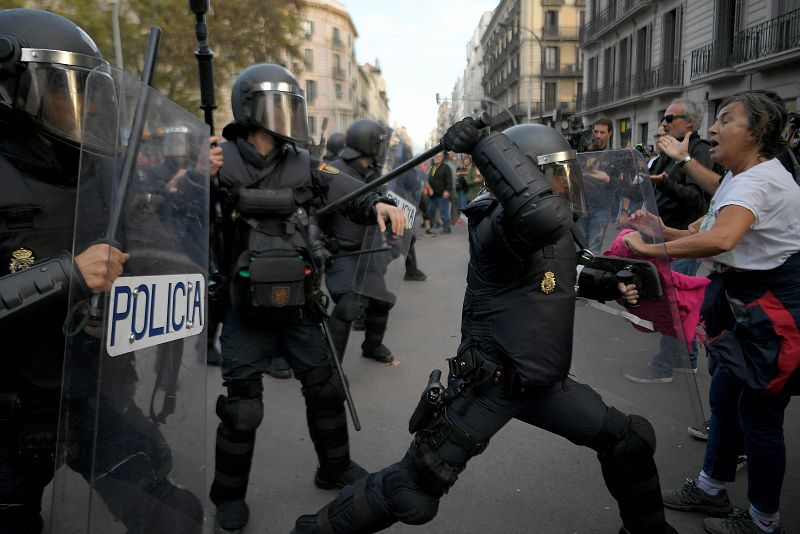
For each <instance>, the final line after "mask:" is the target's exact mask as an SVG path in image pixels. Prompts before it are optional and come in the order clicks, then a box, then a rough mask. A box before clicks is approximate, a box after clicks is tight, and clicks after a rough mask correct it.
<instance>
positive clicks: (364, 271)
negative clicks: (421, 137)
mask: <svg viewBox="0 0 800 534" xmlns="http://www.w3.org/2000/svg"><path fill="white" fill-rule="evenodd" d="M404 147H405V145H403V144H398V145H397V146H392V145H390V147H389V149H390V151H389V156H388V157H387V166H386V167H387V168H385V169H384V170H385V171H386V172H389V171H391V170H392V168H394V167H396V166H398V165H401V164H402V163H405V161H408V160H409V159H411V150H410V147H409V148H408V151H407V152H406V153H405V154H404V153H403V149H404ZM422 184H423V182H422V180H420V177H419V176H418V174H417V170H416V169H412V170H410V171H408V172H405V173H403V174H401V175H400V176H398V177H397V178H395V179H394V180H392V181H390V182H389V183H388V184H386V185H385V186H384V189H383V192H384V194H385V195H386V196H387V197H389V198H391V199H392V200H394V201H395V203H396V204H397V207H399V208H400V209H402V210H403V212H404V213H405V214H406V217H407V218H408V225H407V226H406V231H405V233H404V234H403V236H402V237H398V236H396V235H394V234H393V233H392V232H390V231H389V230H388V229H387V230H386V231H385V232H381V231H380V229H379V228H378V226H370V227H369V228H368V229H367V231H366V233H365V235H364V241H363V244H362V246H361V250H360V251H359V254H358V255H357V256H356V262H355V269H354V271H353V287H354V288H355V292H356V293H358V294H360V295H364V296H367V297H372V298H376V299H379V300H383V301H387V302H394V295H392V294H391V293H390V292H389V290H388V289H387V287H386V280H385V276H386V274H387V269H388V267H389V264H390V263H391V262H392V261H404V259H405V255H406V254H407V253H408V249H409V247H410V246H411V239H412V237H413V235H414V228H415V226H414V225H415V224H416V222H417V221H418V219H417V215H419V216H420V217H421V216H422V214H421V213H420V212H419V203H420V198H421V197H422ZM400 272H402V271H400Z"/></svg>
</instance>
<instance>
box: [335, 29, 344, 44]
mask: <svg viewBox="0 0 800 534" xmlns="http://www.w3.org/2000/svg"><path fill="white" fill-rule="evenodd" d="M333 46H337V47H339V46H342V37H341V35H340V34H339V28H334V29H333Z"/></svg>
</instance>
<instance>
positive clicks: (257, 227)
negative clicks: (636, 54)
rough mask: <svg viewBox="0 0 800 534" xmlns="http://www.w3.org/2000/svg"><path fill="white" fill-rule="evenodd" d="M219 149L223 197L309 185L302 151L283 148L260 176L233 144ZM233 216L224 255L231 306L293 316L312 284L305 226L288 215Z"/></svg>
mask: <svg viewBox="0 0 800 534" xmlns="http://www.w3.org/2000/svg"><path fill="white" fill-rule="evenodd" d="M221 146H222V151H223V157H224V160H225V165H224V166H223V167H222V168H221V169H220V186H221V187H222V188H223V189H224V190H226V191H227V193H228V196H231V194H232V196H233V197H234V198H235V197H236V196H237V191H238V190H239V189H240V188H245V189H270V190H283V189H291V190H295V191H297V190H298V188H310V187H311V186H312V185H313V183H312V176H311V160H310V156H309V154H308V152H307V151H305V150H298V151H294V150H287V151H286V153H285V154H284V155H283V156H284V157H283V159H282V160H281V161H280V162H279V163H278V164H277V165H276V166H275V167H274V169H272V171H269V172H267V173H266V174H264V172H265V171H263V170H261V169H257V168H255V167H254V166H252V165H250V164H249V163H247V162H246V161H245V160H244V159H243V158H242V155H241V154H240V153H239V149H238V148H237V146H236V143H234V142H224V143H222V145H221ZM279 149H280V148H278V150H279ZM297 208H298V209H299V208H301V206H300V205H299V204H298V206H297ZM236 210H237V206H236V205H235V204H234V205H232V206H229V209H228V211H229V212H233V211H236ZM239 211H240V210H239ZM229 215H230V214H229ZM234 217H235V218H236V220H235V222H234V224H235V229H234V232H233V233H234V240H233V243H226V248H228V247H233V250H232V251H231V250H229V251H228V252H229V254H228V256H229V257H230V258H231V260H232V265H229V266H228V268H229V273H230V280H232V284H231V290H232V298H233V302H234V304H235V305H237V306H241V307H244V308H247V309H249V310H250V311H252V312H253V313H256V314H262V315H274V314H277V315H279V316H282V317H292V316H298V313H299V310H300V309H301V308H302V307H303V306H304V305H305V304H307V303H308V299H309V298H310V296H311V293H312V290H313V286H314V284H315V283H316V282H315V281H314V279H313V277H312V276H311V274H312V273H311V271H312V270H311V269H310V264H309V263H310V253H309V250H308V244H307V242H306V237H305V235H304V233H305V232H306V228H305V227H303V226H302V222H301V221H300V220H298V219H297V218H296V217H295V214H294V213H293V214H292V215H281V216H259V217H255V216H251V215H249V214H247V213H237V214H236V215H234Z"/></svg>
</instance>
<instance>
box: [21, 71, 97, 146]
mask: <svg viewBox="0 0 800 534" xmlns="http://www.w3.org/2000/svg"><path fill="white" fill-rule="evenodd" d="M90 72H91V70H89V69H86V68H83V67H72V66H66V65H57V64H52V63H30V64H28V68H27V69H25V71H24V72H23V74H22V76H21V78H20V91H19V95H18V100H17V102H19V103H20V107H21V108H22V111H24V112H25V113H27V114H28V115H30V116H31V117H32V118H33V120H35V121H36V122H37V123H38V124H40V125H41V126H42V127H43V128H44V129H45V130H46V131H48V132H49V133H51V134H53V135H55V136H57V137H59V138H62V139H65V140H67V141H72V142H74V143H76V144H80V143H81V141H82V138H83V135H82V131H81V121H82V120H83V112H84V94H85V91H86V79H87V78H88V76H89V73H90ZM90 105H91V104H90Z"/></svg>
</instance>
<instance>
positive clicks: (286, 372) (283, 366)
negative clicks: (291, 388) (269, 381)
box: [267, 356, 292, 380]
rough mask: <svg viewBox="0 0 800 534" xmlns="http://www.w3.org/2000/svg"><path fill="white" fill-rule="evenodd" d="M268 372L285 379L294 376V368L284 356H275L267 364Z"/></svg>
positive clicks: (270, 374) (272, 375)
mask: <svg viewBox="0 0 800 534" xmlns="http://www.w3.org/2000/svg"><path fill="white" fill-rule="evenodd" d="M267 374H268V375H269V376H271V377H274V378H280V379H281V380H285V379H287V378H292V368H291V367H290V366H289V362H287V361H286V358H284V357H283V356H273V357H272V359H270V361H269V365H268V366H267Z"/></svg>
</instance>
